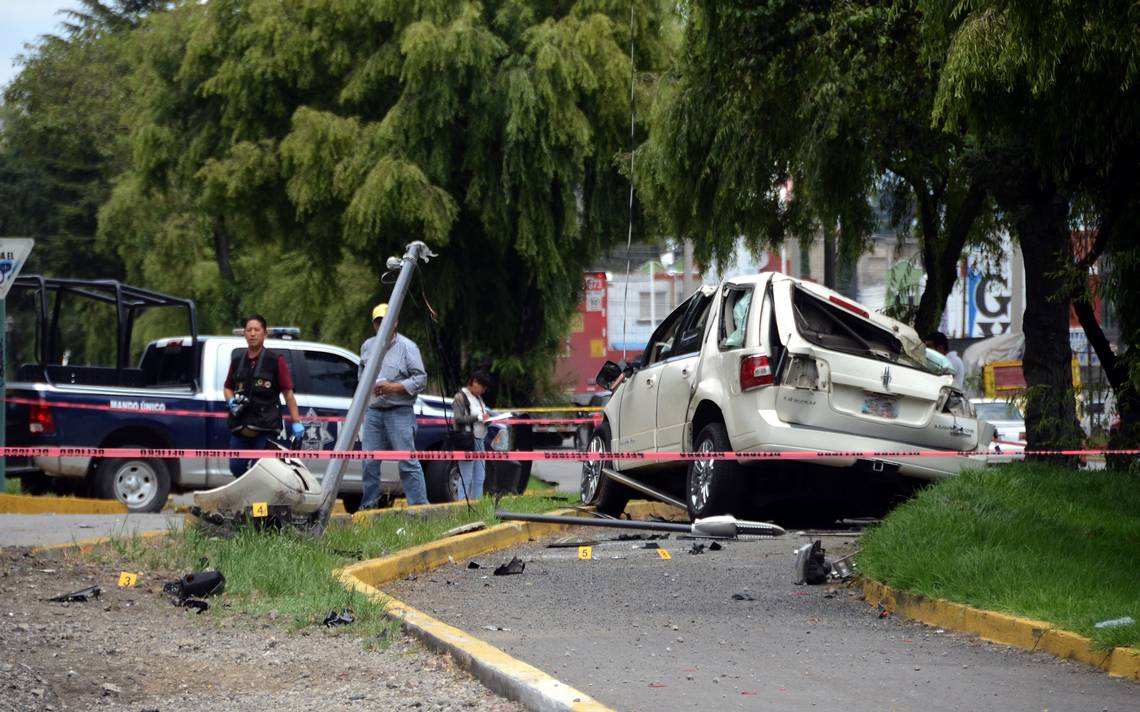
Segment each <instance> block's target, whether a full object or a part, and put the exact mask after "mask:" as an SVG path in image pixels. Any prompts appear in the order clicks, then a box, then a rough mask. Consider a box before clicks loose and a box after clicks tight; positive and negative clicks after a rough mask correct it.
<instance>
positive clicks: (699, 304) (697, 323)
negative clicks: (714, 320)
mask: <svg viewBox="0 0 1140 712" xmlns="http://www.w3.org/2000/svg"><path fill="white" fill-rule="evenodd" d="M712 303H713V299H712V296H711V295H710V296H707V297H706V296H704V295H703V294H697V295H696V296H694V297H693V302H692V304H691V305H690V306H689V308H688V310H687V314H686V315H685V322H684V325H683V326H682V328H681V336H680V339H679V341H678V342H677V348H676V349H675V352H674V355H675V356H682V355H688V354H695V353H697V352H698V351H700V350H701V341H702V340H703V338H704V335H705V325H706V324H707V323H708V320H709V312H710V311H711V310H712Z"/></svg>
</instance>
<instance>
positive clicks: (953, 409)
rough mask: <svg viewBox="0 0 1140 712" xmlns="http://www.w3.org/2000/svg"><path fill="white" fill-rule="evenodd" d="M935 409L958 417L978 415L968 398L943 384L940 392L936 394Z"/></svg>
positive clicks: (974, 416)
mask: <svg viewBox="0 0 1140 712" xmlns="http://www.w3.org/2000/svg"><path fill="white" fill-rule="evenodd" d="M937 410H939V411H942V412H945V413H949V414H950V415H956V416H958V417H959V418H976V417H978V416H977V413H976V412H975V411H974V404H973V403H971V402H970V399H969V398H967V397H966V396H964V395H962V394H961V393H959V392H958V391H956V390H953V389H951V388H949V387H946V386H944V387H943V388H942V392H941V393H939V394H938V408H937Z"/></svg>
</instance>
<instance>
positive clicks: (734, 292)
mask: <svg viewBox="0 0 1140 712" xmlns="http://www.w3.org/2000/svg"><path fill="white" fill-rule="evenodd" d="M751 306H752V287H737V286H734V285H726V286H725V287H724V307H723V308H722V309H721V310H720V338H719V339H718V341H719V343H720V348H721V349H722V350H724V349H738V348H740V347H741V346H743V345H744V331H745V327H746V326H747V324H748V310H749V308H750V307H751Z"/></svg>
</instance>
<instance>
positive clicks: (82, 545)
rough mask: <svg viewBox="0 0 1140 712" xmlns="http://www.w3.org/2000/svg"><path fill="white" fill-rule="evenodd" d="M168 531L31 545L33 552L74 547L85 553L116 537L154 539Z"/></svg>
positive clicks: (49, 551)
mask: <svg viewBox="0 0 1140 712" xmlns="http://www.w3.org/2000/svg"><path fill="white" fill-rule="evenodd" d="M169 533H170V530H169V529H163V530H161V531H150V532H138V533H137V534H124V535H122V536H101V537H97V538H94V539H80V540H78V541H73V542H70V543H67V544H48V545H46V546H33V547H32V553H33V554H49V553H52V552H66V551H67V550H69V549H75V550H76V553H80V554H86V553H87V552H89V551H91V550H92V549H94V548H96V547H100V546H103V545H105V544H110V543H111V542H112V541H114V540H116V539H122V538H124V537H136V536H137V537H139V538H140V539H155V538H158V537H161V536H166V535H167V534H169Z"/></svg>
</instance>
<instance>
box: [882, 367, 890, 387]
mask: <svg viewBox="0 0 1140 712" xmlns="http://www.w3.org/2000/svg"><path fill="white" fill-rule="evenodd" d="M890 387H891V367H890V366H887V367H886V368H884V369H883V388H887V389H889V388H890Z"/></svg>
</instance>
